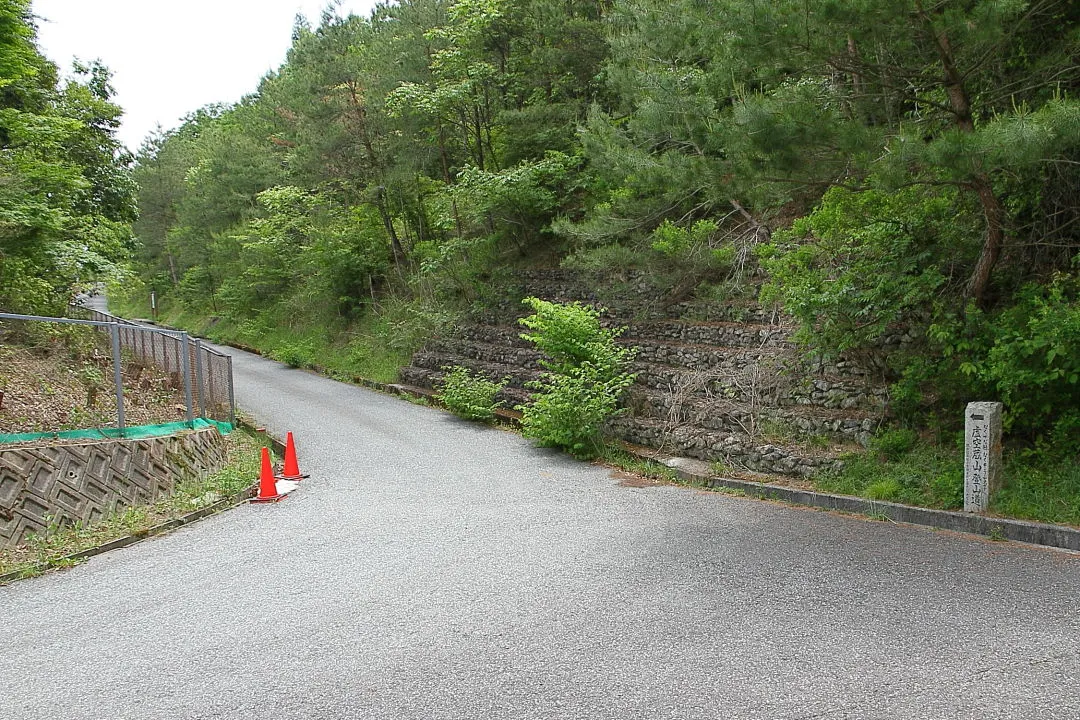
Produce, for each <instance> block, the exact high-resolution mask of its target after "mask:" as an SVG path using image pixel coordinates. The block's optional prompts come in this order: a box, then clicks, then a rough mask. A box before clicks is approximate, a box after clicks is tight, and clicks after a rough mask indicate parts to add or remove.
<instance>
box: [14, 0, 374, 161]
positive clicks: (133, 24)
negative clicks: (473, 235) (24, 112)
mask: <svg viewBox="0 0 1080 720" xmlns="http://www.w3.org/2000/svg"><path fill="white" fill-rule="evenodd" d="M326 4H327V0H33V4H32V9H33V12H34V14H35V15H36V16H37V17H38V21H37V23H38V45H39V47H40V48H41V51H42V53H43V54H44V55H45V56H46V57H48V58H49V59H50V60H52V61H53V62H55V63H56V64H57V65H59V66H60V70H61V73H63V74H64V75H65V76H66V75H68V74H70V70H71V61H72V59H73V58H75V57H77V58H79V59H80V60H84V61H89V60H97V59H100V60H101V61H102V62H103V63H105V65H106V66H107V67H108V68H109V69H110V70H111V71H112V73H113V87H115V88H116V98H115V101H116V102H117V103H118V104H119V105H120V106H121V107H123V108H124V122H123V125H122V126H121V128H120V131H119V138H120V140H121V141H122V142H123V143H124V144H126V145H127V146H128V147H129V148H130V149H131V150H133V151H134V150H136V149H138V146H139V145H140V144H141V143H142V141H143V138H145V137H146V135H147V134H149V133H150V132H151V131H152V130H153V129H154V127H155V126H156V125H158V124H161V126H162V127H164V128H166V129H169V128H173V127H176V126H177V125H179V124H180V118H182V117H183V116H185V115H187V114H188V113H190V112H192V111H194V110H196V109H198V108H200V107H202V106H203V105H207V104H209V103H213V102H228V103H232V102H236V101H237V100H239V99H240V98H241V97H243V96H244V95H247V94H249V93H251V92H254V91H255V90H256V89H257V87H258V84H259V80H260V79H262V77H263V76H264V75H266V73H268V72H270V71H271V70H276V69H277V68H278V67H279V66H280V65H281V63H282V62H283V61H284V60H285V53H286V52H287V51H288V49H289V45H290V40H291V36H292V28H293V23H294V20H295V19H296V15H297V13H301V14H303V15H304V16H305V17H307V18H308V20H309V21H310V22H311V24H312V25H318V23H319V17H320V15H321V12H322V9H323V8H324V7H325V6H326ZM374 6H375V0H343V2H342V3H341V7H340V10H339V13H340V14H341V15H347V14H348V13H349V12H352V13H354V14H356V15H362V16H368V15H369V14H370V13H371V9H372V8H373V7H374Z"/></svg>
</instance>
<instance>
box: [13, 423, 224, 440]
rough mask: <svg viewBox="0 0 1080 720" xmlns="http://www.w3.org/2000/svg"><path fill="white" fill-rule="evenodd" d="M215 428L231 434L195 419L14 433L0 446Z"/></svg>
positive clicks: (212, 424) (106, 438) (132, 438)
mask: <svg viewBox="0 0 1080 720" xmlns="http://www.w3.org/2000/svg"><path fill="white" fill-rule="evenodd" d="M211 427H216V428H217V429H218V431H219V432H220V433H221V434H222V435H228V434H229V433H230V432H232V429H233V426H232V425H230V424H229V423H227V422H218V421H217V420H207V419H206V418H196V419H195V420H194V421H193V422H191V423H187V422H171V423H163V424H161V425H137V426H135V427H128V428H124V431H123V432H122V433H121V432H120V431H119V430H117V429H116V428H94V429H92V430H64V431H61V432H38V433H14V434H11V435H0V444H4V443H21V442H31V441H34V440H115V439H116V438H121V437H122V438H124V439H125V440H138V439H140V438H150V437H162V436H163V435H175V434H176V433H178V432H183V431H185V430H204V429H206V428H211Z"/></svg>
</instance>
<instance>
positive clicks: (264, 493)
mask: <svg viewBox="0 0 1080 720" xmlns="http://www.w3.org/2000/svg"><path fill="white" fill-rule="evenodd" d="M284 497H285V496H284V495H280V494H278V491H277V481H275V480H274V467H273V466H272V465H271V464H270V451H269V450H267V449H266V448H263V449H262V472H260V473H259V494H258V496H257V497H253V498H251V502H253V503H271V502H277V501H278V500H281V499H282V498H284Z"/></svg>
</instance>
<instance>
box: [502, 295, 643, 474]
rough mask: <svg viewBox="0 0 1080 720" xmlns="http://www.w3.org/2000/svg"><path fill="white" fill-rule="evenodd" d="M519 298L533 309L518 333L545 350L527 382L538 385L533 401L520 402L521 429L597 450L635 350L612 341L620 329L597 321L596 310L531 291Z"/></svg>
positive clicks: (569, 446)
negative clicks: (536, 375) (540, 367)
mask: <svg viewBox="0 0 1080 720" xmlns="http://www.w3.org/2000/svg"><path fill="white" fill-rule="evenodd" d="M522 302H523V303H524V304H526V305H528V306H529V307H531V308H532V309H533V310H534V313H533V314H532V315H530V316H529V317H526V318H523V319H521V320H520V322H521V324H522V325H524V326H525V327H527V328H529V329H530V330H532V331H533V332H531V333H525V334H523V335H522V337H523V338H524V339H526V340H529V341H530V342H532V343H534V344H535V345H536V346H537V348H539V349H540V350H541V351H542V352H543V353H544V354H545V355H546V356H547V358H546V359H544V360H542V361H541V364H542V365H543V366H544V367H545V368H547V370H548V372H545V373H543V374H542V375H541V377H540V379H539V380H537V381H535V382H532V383H530V384H529V387H530V389H532V390H535V391H536V394H535V395H534V396H533V398H532V402H531V403H530V404H528V405H523V406H519V407H518V409H519V410H520V411H521V413H522V427H523V433H524V434H525V437H530V438H533V439H535V440H537V441H538V442H539V443H540V444H541V445H543V446H546V447H557V448H561V449H564V450H566V451H568V452H570V453H571V454H573V455H576V456H579V457H591V456H595V455H596V454H597V453H598V452H600V450H601V449H602V447H603V442H602V437H601V430H602V428H603V425H604V423H605V422H606V421H607V420H608V419H609V418H611V417H612V416H613V415H615V414H616V413H617V412H618V409H619V399H620V397H621V396H622V394H623V392H624V391H625V390H626V388H628V387H629V386H630V385H631V384H633V382H634V378H635V376H634V375H633V374H631V373H628V372H627V371H626V369H627V367H628V366H629V364H630V362H631V360H632V359H633V357H634V354H635V353H634V351H633V350H631V349H630V348H624V347H620V346H619V345H618V344H617V343H616V342H615V339H616V338H617V337H618V336H619V335H620V334H621V333H622V330H621V329H610V328H603V327H601V326H600V314H601V312H602V311H600V310H597V309H595V308H591V307H588V306H584V305H581V304H580V303H571V304H568V305H560V304H557V303H551V302H547V301H544V300H539V299H537V298H534V297H530V298H525V300H523V301H522Z"/></svg>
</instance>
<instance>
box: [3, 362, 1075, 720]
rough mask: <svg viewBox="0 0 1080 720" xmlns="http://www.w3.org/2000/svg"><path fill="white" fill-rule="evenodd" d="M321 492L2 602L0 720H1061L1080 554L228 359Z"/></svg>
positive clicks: (227, 519) (221, 518) (7, 593)
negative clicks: (767, 493)
mask: <svg viewBox="0 0 1080 720" xmlns="http://www.w3.org/2000/svg"><path fill="white" fill-rule="evenodd" d="M235 357H236V361H235V362H236V366H235V367H236V378H237V397H238V399H239V402H240V404H241V406H242V407H243V408H245V409H246V410H248V411H249V412H251V413H252V414H253V415H254V416H255V417H256V418H258V419H259V420H260V421H262V422H264V423H265V424H266V425H267V426H268V427H269V428H270V429H271V430H272V431H273V432H276V433H281V434H284V432H285V431H286V430H292V431H293V432H294V433H295V437H296V442H297V448H298V452H299V457H300V466H301V469H302V470H304V471H306V472H310V473H311V474H312V477H311V479H309V480H306V481H305V482H304V483H303V484H302V486H301V487H300V489H299V490H298V491H297V492H296V493H295V494H293V495H292V496H290V497H289V498H288V499H287V500H285V501H284V502H282V503H280V504H276V505H258V506H256V505H245V506H242V507H239V508H236V509H234V510H231V511H229V512H227V513H223V514H221V515H218V516H215V517H212V518H209V519H207V520H204V521H201V522H199V523H197V524H195V525H192V526H189V527H186V528H184V529H182V530H180V531H178V532H175V533H173V534H170V535H167V536H164V537H159V538H155V539H151V540H148V541H146V542H143V543H139V544H137V545H134V546H132V547H129V548H126V549H123V550H118V551H114V552H111V553H106V554H105V555H102V556H99V557H96V558H93V559H92V560H90V561H89V562H88V563H87V564H85V565H82V566H79V567H76V568H74V569H71V570H68V571H65V572H60V573H54V574H50V575H47V576H44V577H41V578H37V579H33V580H28V581H22V582H18V583H14V584H12V585H10V586H7V587H4V588H0V627H3V632H2V634H0V718H3V719H11V720H16V719H23V718H43V719H44V718H47V719H49V720H76V719H81V718H93V719H94V720H143V719H146V718H163V719H164V718H168V719H170V720H173V719H176V718H235V719H237V720H239V719H241V718H243V719H245V720H250V719H252V718H259V719H262V718H272V719H282V720H298V719H306V718H327V719H339V718H387V719H397V718H416V719H418V720H420V719H423V720H439V719H443V718H461V719H466V718H468V719H472V718H477V719H486V718H492V719H497V718H610V719H612V720H630V719H634V718H641V719H643V720H645V719H647V720H657V719H661V718H672V719H675V718H677V719H680V720H683V719H697V718H709V719H710V720H713V719H721V718H763V719H770V720H771V719H774V718H860V719H863V718H933V719H939V718H973V719H978V720H988V719H991V718H1023V719H1024V720H1028V719H1031V718H1034V719H1040V720H1041V719H1045V718H1068V719H1070V720H1076V718H1080V612H1078V600H1080V557H1078V556H1077V555H1074V554H1069V553H1064V552H1060V551H1054V550H1046V549H1039V548H1032V547H1026V546H1021V545H1017V544H1014V543H994V542H990V541H987V540H982V539H977V538H972V537H967V536H961V535H955V534H949V533H939V532H934V531H931V530H928V529H925V528H917V527H910V526H901V525H894V524H889V523H881V522H873V521H870V520H865V519H858V518H854V517H848V516H842V515H837V514H830V513H825V512H819V511H812V510H802V509H795V508H791V507H785V506H781V505H776V504H771V503H767V502H761V501H755V500H749V499H745V498H738V497H729V496H725V495H720V494H711V493H705V492H697V491H694V490H690V489H686V488H678V487H644V488H637V487H627V486H625V485H624V484H620V480H619V479H618V478H617V477H614V476H613V473H612V471H611V470H609V469H606V468H603V467H599V466H593V465H587V464H582V463H577V462H574V461H572V460H570V459H568V458H566V457H564V456H561V455H559V454H557V453H554V452H550V451H547V450H540V449H535V448H533V447H532V446H531V445H530V444H529V443H528V442H527V441H525V440H523V439H522V438H520V437H518V436H517V435H514V434H512V433H509V432H505V431H502V430H498V429H492V428H485V427H481V426H478V425H474V424H469V423H466V422H463V421H460V420H458V419H456V418H454V417H453V416H451V415H449V414H446V413H444V412H441V411H439V410H435V409H432V408H428V407H422V406H417V405H413V404H410V403H408V402H405V401H403V400H400V399H396V398H391V397H387V396H383V395H380V394H378V393H374V392H371V391H368V390H365V389H361V388H356V387H351V386H348V385H343V384H339V383H335V382H332V381H330V380H326V379H323V378H320V377H316V376H314V375H312V374H309V373H306V372H302V371H298V370H288V369H285V368H284V367H283V366H281V365H278V364H277V363H273V362H270V361H267V360H263V359H260V358H257V357H254V356H252V355H248V354H245V353H241V352H236V353H235Z"/></svg>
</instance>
